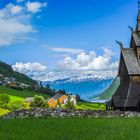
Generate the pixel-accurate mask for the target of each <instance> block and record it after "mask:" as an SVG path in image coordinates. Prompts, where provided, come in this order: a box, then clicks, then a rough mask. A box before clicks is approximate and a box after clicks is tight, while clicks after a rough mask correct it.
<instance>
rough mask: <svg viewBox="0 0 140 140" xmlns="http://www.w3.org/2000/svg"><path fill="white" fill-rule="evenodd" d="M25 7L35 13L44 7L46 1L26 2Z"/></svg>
mask: <svg viewBox="0 0 140 140" xmlns="http://www.w3.org/2000/svg"><path fill="white" fill-rule="evenodd" d="M26 6H27V9H28V11H29V12H32V13H37V12H40V11H41V8H43V7H46V6H47V3H46V2H45V3H41V2H27V4H26Z"/></svg>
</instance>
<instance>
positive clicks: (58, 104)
mask: <svg viewBox="0 0 140 140" xmlns="http://www.w3.org/2000/svg"><path fill="white" fill-rule="evenodd" d="M57 106H58V107H61V106H62V103H61V102H60V101H59V99H58V100H57Z"/></svg>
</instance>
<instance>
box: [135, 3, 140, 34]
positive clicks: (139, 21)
mask: <svg viewBox="0 0 140 140" xmlns="http://www.w3.org/2000/svg"><path fill="white" fill-rule="evenodd" d="M136 32H137V33H138V35H140V0H139V1H138V16H137V27H136Z"/></svg>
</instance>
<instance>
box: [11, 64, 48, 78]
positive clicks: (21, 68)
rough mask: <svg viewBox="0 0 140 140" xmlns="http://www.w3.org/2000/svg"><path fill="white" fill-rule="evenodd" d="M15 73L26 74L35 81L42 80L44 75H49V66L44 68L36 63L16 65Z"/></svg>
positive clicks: (14, 67)
mask: <svg viewBox="0 0 140 140" xmlns="http://www.w3.org/2000/svg"><path fill="white" fill-rule="evenodd" d="M12 68H13V70H14V71H18V72H20V73H23V74H26V75H28V76H30V77H32V78H34V79H35V80H42V75H45V74H46V73H47V70H48V68H47V66H44V65H42V64H40V63H37V62H34V63H30V62H28V63H22V62H20V63H16V64H15V65H13V66H12Z"/></svg>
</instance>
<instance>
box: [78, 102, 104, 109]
mask: <svg viewBox="0 0 140 140" xmlns="http://www.w3.org/2000/svg"><path fill="white" fill-rule="evenodd" d="M77 109H88V110H105V109H106V108H105V105H104V104H98V103H88V102H78V103H77Z"/></svg>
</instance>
